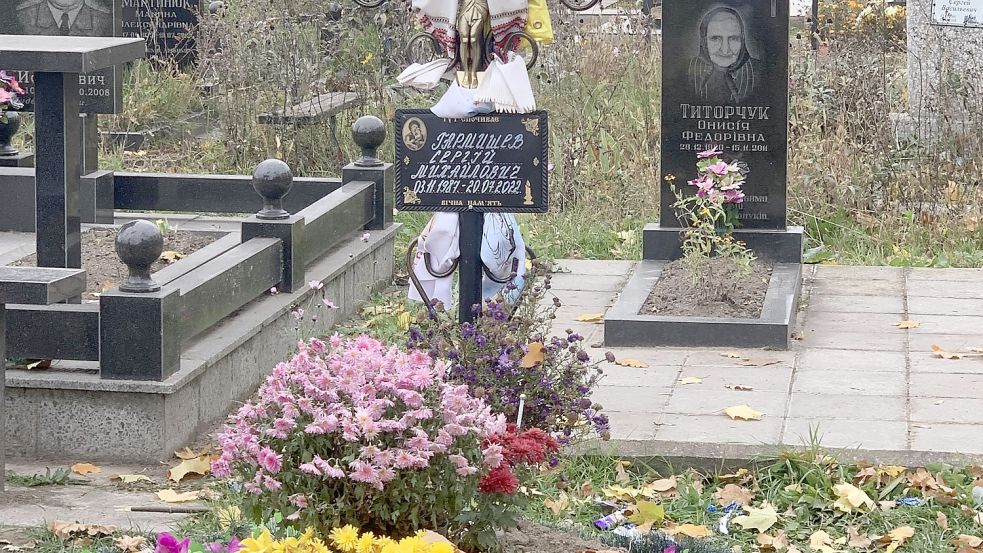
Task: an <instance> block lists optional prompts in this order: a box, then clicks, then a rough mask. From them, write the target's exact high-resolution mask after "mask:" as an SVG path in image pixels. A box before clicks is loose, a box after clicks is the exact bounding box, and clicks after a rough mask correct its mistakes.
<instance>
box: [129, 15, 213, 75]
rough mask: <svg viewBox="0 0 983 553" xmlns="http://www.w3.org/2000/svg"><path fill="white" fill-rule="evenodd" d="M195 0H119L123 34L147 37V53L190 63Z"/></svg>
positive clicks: (193, 53)
mask: <svg viewBox="0 0 983 553" xmlns="http://www.w3.org/2000/svg"><path fill="white" fill-rule="evenodd" d="M200 14H201V2H200V1H199V0H123V36H125V37H139V38H145V39H147V52H148V55H150V56H151V57H154V56H156V57H160V58H164V59H170V60H174V61H176V62H177V63H179V64H182V65H183V64H188V63H193V62H194V61H195V58H196V54H197V52H196V50H195V38H194V31H195V28H196V27H197V26H198V19H199V17H200Z"/></svg>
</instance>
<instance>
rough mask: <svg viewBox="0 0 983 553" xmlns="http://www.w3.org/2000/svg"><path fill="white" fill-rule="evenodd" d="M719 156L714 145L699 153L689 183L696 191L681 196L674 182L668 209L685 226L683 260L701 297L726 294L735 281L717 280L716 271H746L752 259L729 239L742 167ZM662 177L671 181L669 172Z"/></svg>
mask: <svg viewBox="0 0 983 553" xmlns="http://www.w3.org/2000/svg"><path fill="white" fill-rule="evenodd" d="M722 154H723V152H721V151H720V150H718V149H710V150H707V151H704V152H700V153H698V154H697V163H696V168H697V172H698V176H697V177H696V178H695V179H692V180H690V181H688V184H689V185H690V186H694V187H696V189H697V190H696V192H695V193H694V194H683V193H681V192H680V191H679V190H678V189H676V187H675V186H673V192H674V194H675V195H676V202H675V203H674V204H672V207H673V209H675V210H676V214H677V215H678V217H679V220H680V223H681V224H682V226H683V227H684V228H685V230H684V231H683V237H682V238H683V241H682V250H683V262H684V263H685V264H686V265H687V266H688V267H689V269H690V272H691V273H692V275H693V279H694V286H695V287H696V288H697V289H699V290H702V291H704V293H701V296H702V297H703V298H704V299H713V298H720V297H725V296H726V295H727V294H728V291H729V290H730V289H732V288H734V287H736V286H737V285H738V281H736V280H734V279H732V278H731V279H722V278H718V277H719V273H721V272H722V273H723V274H727V275H732V274H734V273H736V276H738V277H740V276H744V275H747V274H748V273H749V272H750V271H751V263H752V262H753V261H754V259H755V257H754V254H753V253H752V252H751V250H750V249H748V248H747V246H746V245H745V244H744V243H743V242H741V241H738V240H735V239H734V237H733V232H734V228H735V227H736V226H737V224H738V213H739V206H740V204H741V203H743V202H744V192H743V190H742V188H743V186H744V184H745V182H746V179H745V174H746V171H745V169H744V168H743V167H742V166H741V165H740V164H739V163H738V162H731V163H727V162H725V161H723V160H722V159H721V157H720V156H721V155H722ZM666 178H667V179H669V180H672V176H671V175H667V176H666ZM721 265H723V267H720V266H721ZM720 269H722V271H721V270H720Z"/></svg>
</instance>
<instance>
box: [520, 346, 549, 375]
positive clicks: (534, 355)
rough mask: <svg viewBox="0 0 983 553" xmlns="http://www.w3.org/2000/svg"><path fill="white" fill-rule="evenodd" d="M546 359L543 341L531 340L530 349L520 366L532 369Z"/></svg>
mask: <svg viewBox="0 0 983 553" xmlns="http://www.w3.org/2000/svg"><path fill="white" fill-rule="evenodd" d="M545 361H546V350H545V348H544V347H543V343H542V342H530V344H529V348H528V351H526V354H525V355H523V356H522V362H521V364H520V366H521V367H522V368H523V369H531V368H533V367H535V366H536V365H537V364H540V363H543V362H545Z"/></svg>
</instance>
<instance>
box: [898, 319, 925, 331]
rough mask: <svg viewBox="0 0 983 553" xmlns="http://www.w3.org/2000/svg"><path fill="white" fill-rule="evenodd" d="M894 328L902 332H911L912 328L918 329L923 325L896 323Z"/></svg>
mask: <svg viewBox="0 0 983 553" xmlns="http://www.w3.org/2000/svg"><path fill="white" fill-rule="evenodd" d="M894 326H896V327H898V328H900V329H901V330H910V329H912V328H918V327H919V326H921V323H919V322H918V321H899V322H896V323H894Z"/></svg>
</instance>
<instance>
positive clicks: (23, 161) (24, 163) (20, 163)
mask: <svg viewBox="0 0 983 553" xmlns="http://www.w3.org/2000/svg"><path fill="white" fill-rule="evenodd" d="M0 167H34V154H33V153H31V152H18V153H16V154H14V155H12V156H0Z"/></svg>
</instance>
